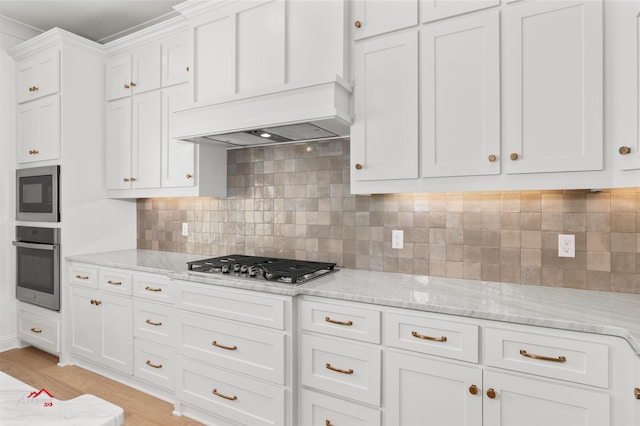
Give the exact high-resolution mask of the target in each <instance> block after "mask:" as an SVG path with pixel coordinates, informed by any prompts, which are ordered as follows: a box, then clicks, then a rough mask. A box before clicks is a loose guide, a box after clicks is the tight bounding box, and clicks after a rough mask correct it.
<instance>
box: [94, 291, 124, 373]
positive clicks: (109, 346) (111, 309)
mask: <svg viewBox="0 0 640 426" xmlns="http://www.w3.org/2000/svg"><path fill="white" fill-rule="evenodd" d="M96 300H97V301H98V302H101V303H99V304H98V311H99V315H100V328H99V329H97V330H94V333H96V334H99V336H100V339H101V347H100V359H99V361H100V362H101V363H102V364H104V365H106V366H108V367H111V368H113V369H115V370H118V371H121V372H123V373H126V374H133V302H132V301H131V298H130V297H126V296H117V295H114V294H109V293H105V292H101V291H99V292H97V294H96Z"/></svg>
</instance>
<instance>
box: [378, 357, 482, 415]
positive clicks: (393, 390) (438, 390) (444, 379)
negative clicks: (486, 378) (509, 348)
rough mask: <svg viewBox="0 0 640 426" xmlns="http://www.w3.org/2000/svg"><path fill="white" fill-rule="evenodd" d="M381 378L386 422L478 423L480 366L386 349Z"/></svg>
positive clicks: (480, 395) (480, 410) (480, 406)
mask: <svg viewBox="0 0 640 426" xmlns="http://www.w3.org/2000/svg"><path fill="white" fill-rule="evenodd" d="M384 378H385V381H384V382H385V383H386V385H385V387H384V392H385V395H384V399H385V401H386V404H387V408H386V410H385V416H386V417H385V421H384V423H385V424H387V425H396V426H418V425H441V426H444V425H467V426H470V425H477V426H480V425H482V369H481V368H480V367H477V366H471V365H464V364H460V363H453V362H446V361H440V360H435V359H433V358H426V357H423V356H417V355H412V354H406V353H398V352H393V351H386V352H385V367H384ZM473 392H475V393H473ZM485 424H491V425H493V423H485Z"/></svg>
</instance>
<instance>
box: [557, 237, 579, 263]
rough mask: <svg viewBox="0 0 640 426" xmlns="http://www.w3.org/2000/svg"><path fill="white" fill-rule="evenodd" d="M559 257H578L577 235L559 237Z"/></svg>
mask: <svg viewBox="0 0 640 426" xmlns="http://www.w3.org/2000/svg"><path fill="white" fill-rule="evenodd" d="M558 257H576V236H575V235H566V234H560V235H558Z"/></svg>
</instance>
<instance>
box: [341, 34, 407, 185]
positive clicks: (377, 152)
mask: <svg viewBox="0 0 640 426" xmlns="http://www.w3.org/2000/svg"><path fill="white" fill-rule="evenodd" d="M417 52H418V33H417V31H411V32H405V33H400V34H395V35H391V36H386V37H383V38H379V39H372V40H368V41H365V42H362V43H360V44H357V45H356V46H355V49H354V74H355V78H354V101H355V114H354V123H353V125H352V127H351V176H352V179H351V180H352V186H353V187H355V188H354V189H355V190H356V191H357V183H358V182H360V181H372V180H381V179H384V180H391V179H410V178H417V177H418V54H417Z"/></svg>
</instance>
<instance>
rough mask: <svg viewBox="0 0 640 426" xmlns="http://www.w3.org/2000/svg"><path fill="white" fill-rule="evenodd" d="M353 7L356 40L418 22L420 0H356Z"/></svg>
mask: <svg viewBox="0 0 640 426" xmlns="http://www.w3.org/2000/svg"><path fill="white" fill-rule="evenodd" d="M351 7H352V10H351V16H352V21H353V22H352V25H353V38H354V39H355V40H360V39H363V38H366V37H371V36H374V35H378V34H384V33H387V32H390V31H395V30H399V29H402V28H407V27H411V26H413V25H416V24H417V23H418V0H396V1H380V0H355V1H353V2H352V6H351Z"/></svg>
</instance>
